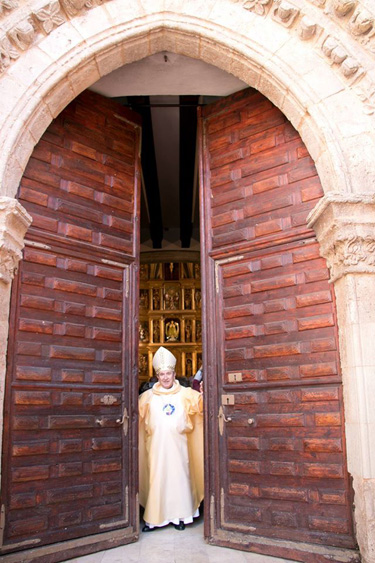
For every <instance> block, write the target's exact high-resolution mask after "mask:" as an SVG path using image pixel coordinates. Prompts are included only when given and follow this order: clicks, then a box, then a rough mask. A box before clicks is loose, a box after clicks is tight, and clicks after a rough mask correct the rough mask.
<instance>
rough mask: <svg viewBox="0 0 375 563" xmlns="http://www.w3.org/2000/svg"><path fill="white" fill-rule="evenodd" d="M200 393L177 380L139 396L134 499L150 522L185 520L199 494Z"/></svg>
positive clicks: (200, 474)
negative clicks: (142, 508)
mask: <svg viewBox="0 0 375 563" xmlns="http://www.w3.org/2000/svg"><path fill="white" fill-rule="evenodd" d="M202 411H203V402H202V396H201V395H200V394H199V393H198V392H197V391H194V390H193V389H191V388H189V387H182V386H181V385H180V384H179V383H178V382H177V381H176V382H175V383H174V384H173V386H172V387H171V388H170V389H164V388H163V387H162V386H161V385H160V383H156V384H155V385H154V387H153V388H152V389H149V390H148V391H146V392H145V393H143V394H142V395H141V396H140V398H139V414H140V417H139V427H140V436H139V468H140V472H139V473H140V479H139V480H140V483H139V486H140V491H139V492H140V504H141V505H142V506H143V507H144V508H145V513H144V520H145V522H147V523H148V524H151V525H152V526H164V525H166V524H168V523H169V522H172V523H174V524H176V523H177V524H178V522H179V520H183V521H184V522H185V524H187V523H189V522H191V521H192V518H193V516H195V515H196V511H197V509H198V507H199V504H200V503H201V501H202V499H203V488H204V483H203V416H202Z"/></svg>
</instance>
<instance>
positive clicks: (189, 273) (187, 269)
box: [182, 262, 194, 279]
mask: <svg viewBox="0 0 375 563" xmlns="http://www.w3.org/2000/svg"><path fill="white" fill-rule="evenodd" d="M182 277H183V278H185V279H190V278H193V277H194V272H193V263H192V262H183V263H182Z"/></svg>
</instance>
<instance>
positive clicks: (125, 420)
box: [116, 407, 129, 436]
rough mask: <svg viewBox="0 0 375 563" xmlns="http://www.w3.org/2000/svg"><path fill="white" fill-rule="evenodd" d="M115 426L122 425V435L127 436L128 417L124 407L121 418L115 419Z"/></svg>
mask: <svg viewBox="0 0 375 563" xmlns="http://www.w3.org/2000/svg"><path fill="white" fill-rule="evenodd" d="M116 424H119V425H121V424H122V426H123V431H124V435H125V436H127V434H128V428H129V415H128V409H127V408H126V407H124V412H123V415H122V418H116Z"/></svg>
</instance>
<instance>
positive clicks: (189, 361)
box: [185, 354, 193, 377]
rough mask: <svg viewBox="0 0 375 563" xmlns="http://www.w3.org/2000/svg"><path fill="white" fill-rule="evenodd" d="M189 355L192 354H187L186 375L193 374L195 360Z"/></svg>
mask: <svg viewBox="0 0 375 563" xmlns="http://www.w3.org/2000/svg"><path fill="white" fill-rule="evenodd" d="M188 356H190V354H186V365H185V368H186V369H185V374H186V377H191V376H192V375H193V360H192V359H191V357H188Z"/></svg>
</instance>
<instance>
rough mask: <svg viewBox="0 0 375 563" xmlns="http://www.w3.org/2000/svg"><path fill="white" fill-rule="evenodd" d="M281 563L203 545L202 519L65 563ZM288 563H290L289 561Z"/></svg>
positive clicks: (274, 559)
mask: <svg viewBox="0 0 375 563" xmlns="http://www.w3.org/2000/svg"><path fill="white" fill-rule="evenodd" d="M167 561H168V563H228V562H229V563H284V562H286V559H277V558H275V557H266V556H265V555H257V554H254V553H245V552H243V551H237V550H234V549H227V548H225V547H215V546H212V545H207V544H206V543H205V541H204V539H203V519H202V518H199V519H198V521H195V522H194V523H193V524H191V525H190V526H186V529H185V530H184V531H183V532H182V531H177V530H175V529H174V528H173V526H167V527H165V528H161V529H159V530H156V531H155V532H152V533H147V534H145V533H143V534H142V533H141V535H140V540H139V541H138V542H137V543H133V544H130V545H125V546H122V547H116V548H114V549H108V550H107V551H100V552H99V553H93V554H92V555H86V556H84V557H78V558H77V559H71V560H70V561H69V563H125V562H126V563H138V562H142V563H159V562H160V563H165V562H167ZM289 563H290V561H289Z"/></svg>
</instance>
